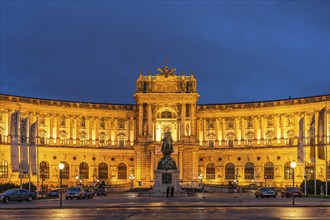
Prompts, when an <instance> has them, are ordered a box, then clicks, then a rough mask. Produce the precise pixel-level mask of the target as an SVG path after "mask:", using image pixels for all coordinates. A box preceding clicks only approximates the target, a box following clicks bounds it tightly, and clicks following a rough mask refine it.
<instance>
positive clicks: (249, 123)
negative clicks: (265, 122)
mask: <svg viewBox="0 0 330 220" xmlns="http://www.w3.org/2000/svg"><path fill="white" fill-rule="evenodd" d="M247 128H248V129H251V128H253V118H252V117H250V118H248V121H247Z"/></svg>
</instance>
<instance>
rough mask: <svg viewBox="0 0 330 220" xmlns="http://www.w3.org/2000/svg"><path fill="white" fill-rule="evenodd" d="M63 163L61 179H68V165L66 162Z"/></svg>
mask: <svg viewBox="0 0 330 220" xmlns="http://www.w3.org/2000/svg"><path fill="white" fill-rule="evenodd" d="M63 163H64V169H63V170H62V179H65V180H68V179H69V178H70V166H69V164H68V163H67V162H65V161H64V162H63Z"/></svg>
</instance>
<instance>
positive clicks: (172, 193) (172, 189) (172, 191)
mask: <svg viewBox="0 0 330 220" xmlns="http://www.w3.org/2000/svg"><path fill="white" fill-rule="evenodd" d="M173 195H174V186H172V187H171V197H173Z"/></svg>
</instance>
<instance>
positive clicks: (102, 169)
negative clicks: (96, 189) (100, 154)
mask: <svg viewBox="0 0 330 220" xmlns="http://www.w3.org/2000/svg"><path fill="white" fill-rule="evenodd" d="M98 179H101V180H102V179H108V165H107V164H106V163H104V162H103V163H100V164H99V176H98Z"/></svg>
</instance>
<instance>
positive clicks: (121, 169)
mask: <svg viewBox="0 0 330 220" xmlns="http://www.w3.org/2000/svg"><path fill="white" fill-rule="evenodd" d="M118 179H127V166H126V164H124V163H120V164H119V165H118Z"/></svg>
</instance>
